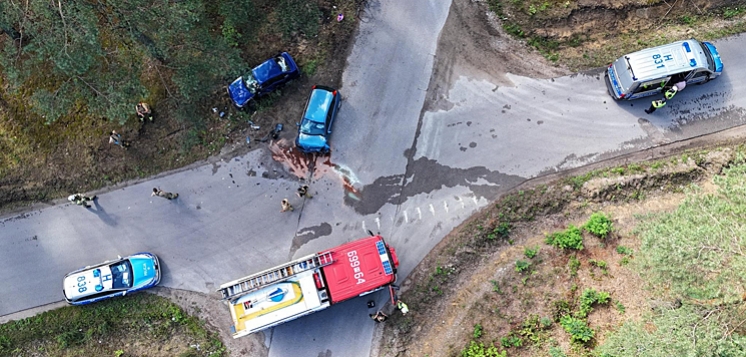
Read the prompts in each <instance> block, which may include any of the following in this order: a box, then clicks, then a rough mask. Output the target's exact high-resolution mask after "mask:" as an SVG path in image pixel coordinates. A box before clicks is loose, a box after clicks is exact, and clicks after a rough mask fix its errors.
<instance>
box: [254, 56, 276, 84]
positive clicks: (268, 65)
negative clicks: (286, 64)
mask: <svg viewBox="0 0 746 357" xmlns="http://www.w3.org/2000/svg"><path fill="white" fill-rule="evenodd" d="M251 71H252V73H254V78H256V80H257V81H259V83H264V82H266V81H268V80H269V79H270V78H274V77H277V76H279V75H281V74H282V68H280V65H278V64H277V61H275V58H274V57H272V58H270V59H268V60H266V61H264V63H262V64H260V65H258V66H256V67H254V69H253V70H251Z"/></svg>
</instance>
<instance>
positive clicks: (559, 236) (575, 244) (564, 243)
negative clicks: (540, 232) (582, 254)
mask: <svg viewBox="0 0 746 357" xmlns="http://www.w3.org/2000/svg"><path fill="white" fill-rule="evenodd" d="M544 241H545V242H546V243H547V244H549V245H553V246H555V247H557V248H561V249H567V248H570V249H576V250H581V249H583V235H582V234H581V232H580V228H578V227H575V226H574V225H572V224H571V225H570V226H568V227H567V229H565V230H564V231H560V232H554V233H552V234H549V235H547V237H546V239H545V240H544Z"/></svg>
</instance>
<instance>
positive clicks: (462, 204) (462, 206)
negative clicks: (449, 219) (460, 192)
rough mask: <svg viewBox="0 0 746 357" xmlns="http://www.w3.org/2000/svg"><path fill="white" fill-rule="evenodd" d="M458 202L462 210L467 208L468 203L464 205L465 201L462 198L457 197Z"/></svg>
mask: <svg viewBox="0 0 746 357" xmlns="http://www.w3.org/2000/svg"><path fill="white" fill-rule="evenodd" d="M456 200H457V201H459V202H461V209H464V208H466V203H464V200H462V199H461V197H458V196H457V197H456Z"/></svg>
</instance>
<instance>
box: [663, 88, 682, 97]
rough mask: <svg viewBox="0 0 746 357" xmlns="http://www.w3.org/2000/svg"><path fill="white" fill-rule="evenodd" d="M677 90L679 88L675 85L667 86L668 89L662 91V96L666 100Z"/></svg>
mask: <svg viewBox="0 0 746 357" xmlns="http://www.w3.org/2000/svg"><path fill="white" fill-rule="evenodd" d="M678 92H679V88H678V87H676V86H673V87H671V88H669V89H668V90H666V92H665V93H663V96H664V97H666V100H671V98H673V96H675V95H676V93H678Z"/></svg>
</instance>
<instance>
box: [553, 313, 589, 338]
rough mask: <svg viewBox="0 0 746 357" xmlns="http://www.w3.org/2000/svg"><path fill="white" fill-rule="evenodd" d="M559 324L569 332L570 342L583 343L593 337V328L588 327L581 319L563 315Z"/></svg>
mask: <svg viewBox="0 0 746 357" xmlns="http://www.w3.org/2000/svg"><path fill="white" fill-rule="evenodd" d="M560 325H561V326H562V328H564V329H565V331H566V332H567V333H569V334H570V340H571V341H572V342H582V343H585V342H588V341H590V340H591V339H592V338H593V335H594V332H593V330H591V328H590V327H588V324H587V323H586V322H585V321H583V320H581V319H577V318H574V317H572V316H570V315H565V316H562V318H561V319H560Z"/></svg>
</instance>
